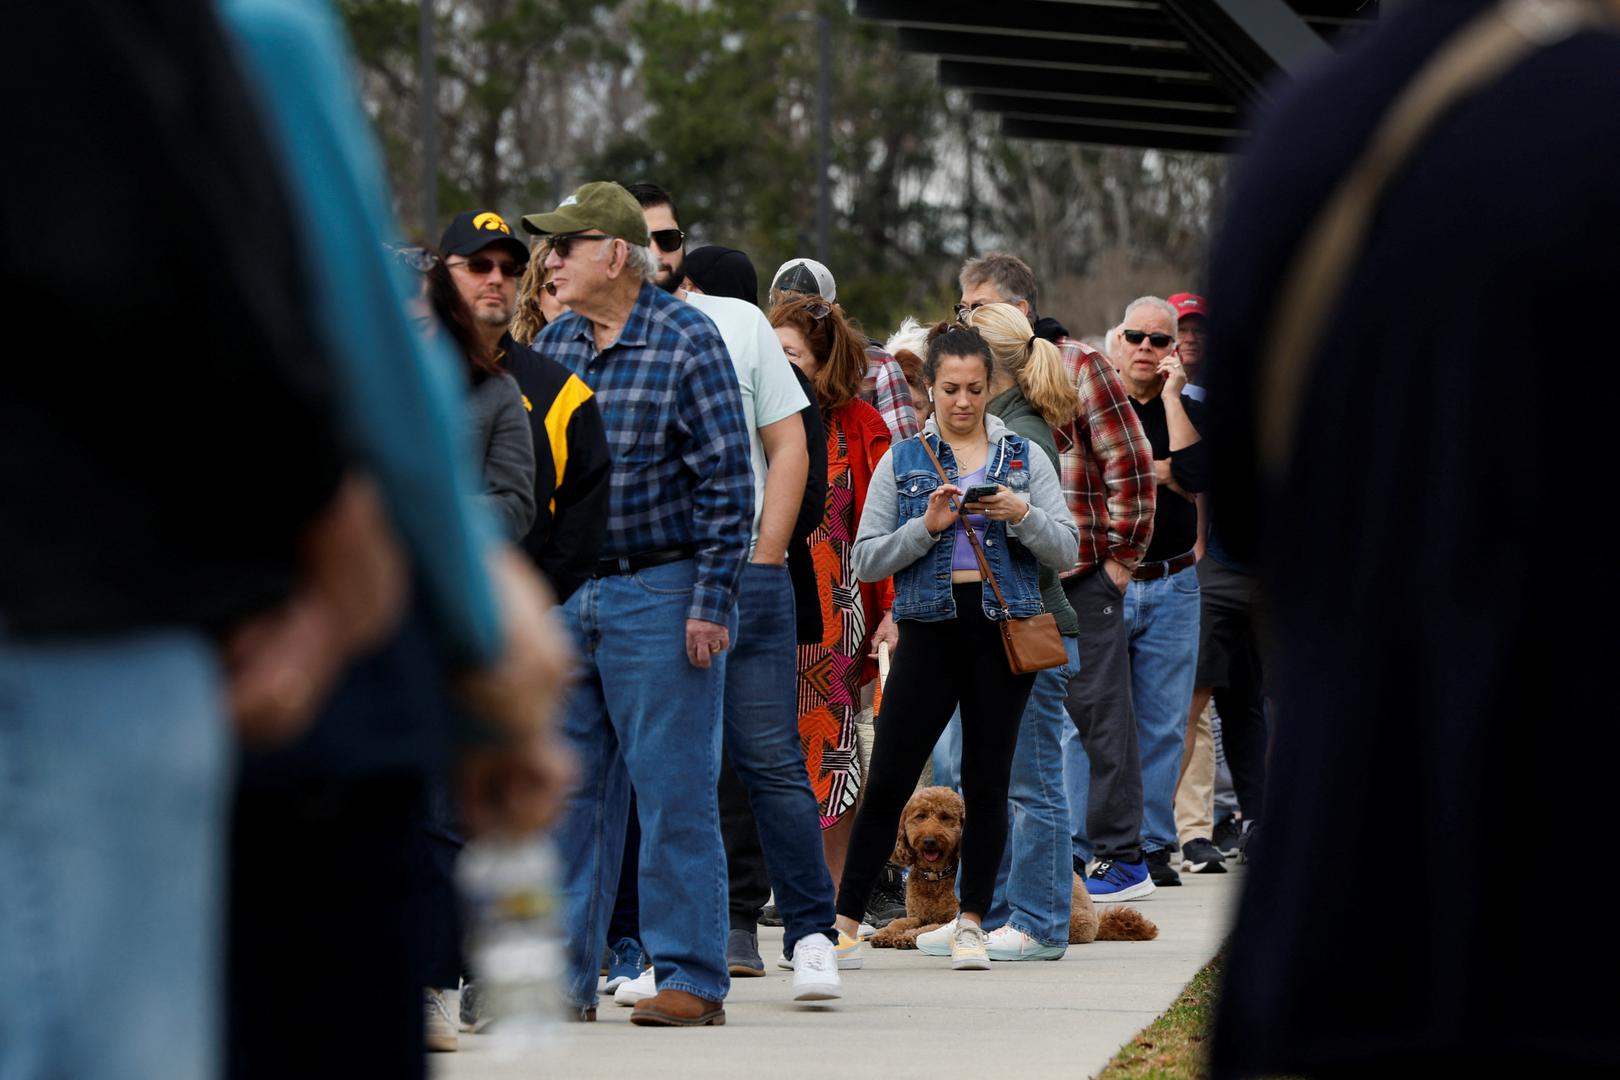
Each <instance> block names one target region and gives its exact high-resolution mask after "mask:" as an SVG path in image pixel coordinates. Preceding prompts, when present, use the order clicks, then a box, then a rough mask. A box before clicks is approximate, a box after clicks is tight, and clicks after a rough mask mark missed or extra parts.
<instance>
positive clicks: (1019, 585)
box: [851, 415, 1080, 622]
mask: <svg viewBox="0 0 1620 1080" xmlns="http://www.w3.org/2000/svg"><path fill="white" fill-rule="evenodd" d="M985 428H986V431H987V433H988V434H989V437H990V450H989V454H988V456H987V457H986V459H985V482H986V483H996V484H1005V485H1007V487H1009V488H1011V489H1012V490H1013V491H1014V492H1016V493H1017V494H1019V495H1021V496H1022V497H1023V498H1024V499H1025V500H1027V501H1028V502H1029V507H1030V508H1029V513H1028V515H1026V516H1025V518H1024V520H1023V521H1022V522H1021V523H1019V524H1018V525H1011V524H1009V523H1007V522H1003V521H992V522H990V524H989V528H988V529H987V530H986V532H985V537H984V556H985V559H986V561H987V562H989V564H990V569H991V570H992V571H993V572H994V573H995V576H996V583H997V584H998V585H1000V586H1001V593H1002V595H1003V596H1004V597H1006V600H1007V610H1006V611H1002V609H1001V607H1000V605H999V604H997V603H996V597H995V593H994V592H993V591H991V589H990V584H989V582H988V581H987V582H985V583H984V586H983V590H982V593H983V604H984V613H985V616H986V617H987V618H990V619H996V620H1000V619H1005V618H1007V617H1009V616H1011V617H1012V618H1015V619H1023V618H1028V617H1029V616H1031V615H1038V614H1040V612H1041V610H1042V608H1041V588H1040V573H1039V568H1040V565H1041V564H1043V563H1044V564H1046V565H1048V566H1051V567H1052V568H1053V569H1055V570H1066V569H1068V568H1069V567H1071V566H1073V565H1074V562H1075V558H1076V556H1077V554H1078V552H1079V544H1080V532H1079V529H1078V528H1077V527H1076V525H1075V523H1074V518H1073V516H1072V515H1071V514H1070V513H1069V508H1068V504H1067V503H1065V502H1064V500H1063V490H1062V487H1061V485H1060V484H1059V482H1058V476H1057V470H1056V469H1054V468H1053V467H1052V463H1051V461H1049V460H1048V459H1047V457H1046V455H1045V454H1044V453H1040V452H1038V451H1036V448H1035V447H1034V446H1032V445H1031V444H1030V443H1029V441H1028V440H1026V439H1024V438H1023V437H1022V436H1019V435H1014V434H1012V432H1010V431H1008V429H1007V426H1006V425H1005V424H1003V423H1002V422H1001V420H1000V419H999V418H997V417H995V416H988V415H987V416H986V417H985ZM923 439H927V440H928V444H929V446H931V447H933V448H934V451H935V453H937V454H938V455H939V460H940V464H941V465H943V466H944V467H945V474H946V475H947V476H949V477H950V479H951V481H952V482H953V483H955V482H956V480H957V477H958V470H957V467H956V458H955V455H954V454H952V452H951V448H950V445H949V444H948V443H946V442H944V441H943V440H941V439H940V437H939V435H938V429H937V428H936V427H935V425H934V421H933V420H932V419H930V420H929V421H928V424H927V426H926V427H924V428H923V431H922V433H921V434H919V435H915V436H913V437H911V438H909V439H906V440H905V441H903V442H899V443H896V444H895V445H894V446H893V447H892V448H891V449H890V450H889V453H888V454H887V455H885V456H884V458H883V460H882V461H881V462H879V463H878V467H877V470H876V471H875V472H874V473H873V474H872V486H871V488H870V489H869V490H868V492H867V496H866V507H865V510H864V511H863V512H862V514H861V523H860V528H859V529H858V530H857V532H856V536H855V547H854V550H853V551H852V552H851V561H852V563H853V565H854V570H855V576H856V577H858V578H860V579H861V580H862V581H874V580H880V579H882V578H884V577H888V576H890V575H891V574H892V575H893V577H894V609H893V614H894V617H895V618H896V619H916V620H918V621H920V622H935V621H938V620H941V619H952V618H955V617H956V601H955V600H954V599H953V597H952V595H951V552H952V548H953V546H954V544H955V534H956V530H957V529H958V528H959V526H955V525H953V526H952V527H951V529H950V530H948V531H947V532H945V533H943V534H941V535H940V536H939V537H938V538H937V539H936V538H935V537H934V536H933V535H931V534H930V533H929V532H928V529H927V527H926V526H925V525H924V524H923V515H924V514H926V513H927V511H928V496H929V495H930V494H931V493H932V492H933V491H934V489H935V488H937V487H939V485H940V479H939V473H938V472H936V471H935V469H934V463H933V462H932V461H931V460H930V459H929V457H928V451H927V450H925V449H924V448H923V445H922V442H921V440H923ZM1032 451H1034V452H1032Z"/></svg>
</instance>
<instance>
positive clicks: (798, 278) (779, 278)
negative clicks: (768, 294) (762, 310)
mask: <svg viewBox="0 0 1620 1080" xmlns="http://www.w3.org/2000/svg"><path fill="white" fill-rule="evenodd" d="M771 288H772V290H779V291H781V292H795V293H803V294H804V295H806V296H819V297H821V298H822V299H823V300H826V301H828V302H829V303H831V302H832V301H834V300H836V299H838V284H837V282H835V281H833V276H832V271H831V270H828V269H827V268H826V267H825V266H822V265H821V264H820V263H818V262H816V260H814V259H802V258H801V259H789V260H788V261H787V262H785V263H783V264H782V265H781V266H779V267H777V268H776V273H775V274H773V275H772V276H771Z"/></svg>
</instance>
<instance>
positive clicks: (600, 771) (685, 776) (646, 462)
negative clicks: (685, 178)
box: [523, 181, 754, 1026]
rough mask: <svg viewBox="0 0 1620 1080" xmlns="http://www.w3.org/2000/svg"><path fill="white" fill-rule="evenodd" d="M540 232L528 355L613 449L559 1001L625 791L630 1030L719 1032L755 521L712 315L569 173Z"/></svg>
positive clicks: (568, 719) (608, 897)
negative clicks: (632, 874) (631, 939)
mask: <svg viewBox="0 0 1620 1080" xmlns="http://www.w3.org/2000/svg"><path fill="white" fill-rule="evenodd" d="M523 224H524V227H525V228H527V229H528V230H529V231H530V232H532V233H536V234H539V235H544V236H549V237H550V238H551V249H550V253H549V254H548V255H547V256H546V262H547V265H548V266H549V267H550V269H551V271H552V282H553V283H554V284H555V285H556V286H557V299H558V300H559V301H561V302H562V303H563V304H565V305H567V307H568V308H569V314H567V315H565V316H563V317H562V318H560V319H558V320H557V321H556V322H554V323H551V324H550V325H549V326H547V327H546V328H545V330H543V331H541V333H540V336H539V337H537V338H536V339H535V342H534V344H535V349H536V351H538V352H540V353H541V354H542V355H545V356H549V357H551V358H552V359H555V360H556V361H558V362H559V363H561V364H562V365H563V366H565V367H567V368H568V369H569V370H570V371H571V372H573V374H575V375H576V376H578V377H579V378H580V379H582V380H583V381H584V382H585V383H586V384H587V385H589V386H590V388H591V389H592V391H593V392H594V394H595V396H596V401H597V403H598V406H599V407H600V409H601V410H602V421H603V425H604V427H605V428H606V431H607V437H608V442H609V445H610V447H611V449H612V452H613V470H612V480H611V485H612V486H611V492H610V495H609V499H608V513H607V518H606V520H605V522H604V534H605V535H604V537H603V541H602V549H601V554H602V558H601V559H599V560H598V561H597V563H596V566H595V568H594V569H593V571H592V578H591V580H590V581H587V582H586V583H585V584H584V585H582V586H581V587H580V588H579V590H578V591H576V592H575V593H574V594H573V595H572V596H570V597H569V598H568V602H567V603H566V604H565V605H564V608H563V612H564V616H565V620H566V623H567V626H568V629H569V632H570V633H571V634H572V635H573V637H574V640H575V641H576V643H577V645H578V648H579V651H580V656H581V660H582V663H581V672H580V681H579V684H578V686H577V687H576V688H575V690H574V692H573V694H572V695H571V696H570V699H569V703H568V708H567V711H566V716H565V730H566V732H567V735H568V738H569V741H570V743H571V744H572V746H573V747H574V748H575V750H576V752H577V753H578V755H579V758H580V774H581V775H580V783H579V785H578V786H577V787H576V788H575V790H574V792H573V793H572V795H571V796H570V798H569V802H568V807H567V810H566V812H565V815H564V818H563V821H562V824H561V826H560V827H559V829H558V831H557V843H558V849H559V854H560V856H561V859H562V862H563V866H564V873H565V875H566V880H565V884H564V890H563V907H564V915H565V924H566V929H567V932H568V935H569V942H568V949H569V955H568V972H567V976H566V978H567V989H566V993H567V996H568V1000H569V1003H570V1005H571V1006H572V1007H573V1010H574V1016H575V1017H576V1018H577V1019H580V1020H594V1019H595V1018H596V1002H597V972H598V970H599V966H600V963H601V959H602V950H603V948H604V946H605V945H606V944H607V940H606V939H607V926H608V918H609V915H610V913H611V911H612V907H613V899H614V893H615V891H616V885H617V882H618V876H619V868H620V864H621V861H622V857H623V846H624V840H625V816H626V813H627V811H628V802H629V790H628V789H629V786H630V785H632V784H633V785H634V787H635V791H636V794H637V798H638V800H639V802H638V811H639V814H640V819H641V825H642V835H641V859H640V877H641V885H642V887H643V889H644V891H645V892H646V893H647V894H648V895H651V896H656V897H657V898H658V904H657V906H649V907H648V908H646V909H645V910H644V911H643V913H642V917H641V932H642V938H643V941H642V943H643V944H644V945H645V946H646V948H647V953H648V955H649V956H650V957H651V959H652V962H653V967H654V972H655V980H656V987H657V993H656V994H654V995H653V996H652V997H650V998H647V999H645V1000H643V1001H639V1002H637V1003H636V1005H635V1012H634V1013H633V1014H632V1016H631V1022H632V1023H635V1024H638V1025H643V1026H706V1025H718V1024H723V1023H725V1009H724V1007H723V1005H722V1002H723V1001H724V999H725V996H726V993H727V991H728V990H729V989H730V986H731V979H730V975H729V974H728V972H727V970H726V964H725V946H726V889H725V852H724V850H723V848H722V846H721V841H720V821H719V812H718V809H717V808H716V804H715V789H716V787H717V785H718V783H719V776H720V741H721V708H722V688H723V687H724V685H725V666H726V651H727V650H728V649H729V648H730V646H731V641H732V636H733V633H734V631H735V627H736V604H737V592H738V588H739V579H740V578H741V576H742V573H743V567H744V564H745V563H746V562H747V558H748V548H749V534H750V531H751V530H750V526H749V522H750V521H751V520H752V519H753V516H754V484H753V474H752V472H751V470H750V468H749V438H748V426H747V423H746V420H745V419H744V414H743V402H742V393H741V391H740V390H739V389H738V386H737V374H736V371H735V369H734V368H733V367H732V364H731V360H730V358H729V357H728V355H727V353H726V347H725V343H724V342H723V341H722V340H721V337H720V334H719V332H718V331H717V330H716V329H715V325H714V323H713V321H711V320H710V319H709V317H708V316H707V315H704V314H703V313H702V312H700V311H699V310H698V309H697V308H695V307H693V306H692V305H690V304H685V303H682V302H681V301H679V300H677V299H675V298H674V297H673V296H670V295H669V294H668V293H666V292H664V291H663V290H662V289H660V288H659V287H658V286H657V285H654V284H653V282H652V278H653V276H654V275H655V274H656V273H657V272H658V268H659V265H658V260H657V258H656V257H655V256H654V255H653V253H652V251H651V250H650V249H649V246H648V245H649V241H650V239H651V238H650V237H649V235H648V231H647V222H646V218H645V217H644V216H643V214H642V210H641V206H640V204H639V203H637V202H636V200H635V198H634V197H633V196H631V194H630V193H629V192H628V191H626V190H625V189H624V188H622V187H620V186H619V185H618V184H614V183H611V182H605V181H604V182H595V183H589V184H585V185H584V186H582V187H580V188H579V189H578V190H577V191H575V192H574V194H572V195H570V196H568V197H567V198H566V199H564V200H563V201H562V203H561V204H560V205H559V206H558V207H557V209H556V210H555V211H553V212H551V213H545V214H531V215H528V216H526V217H525V218H524V219H523Z"/></svg>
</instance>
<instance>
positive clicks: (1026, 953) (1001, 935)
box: [984, 926, 1068, 960]
mask: <svg viewBox="0 0 1620 1080" xmlns="http://www.w3.org/2000/svg"><path fill="white" fill-rule="evenodd" d="M984 948H985V952H986V953H987V954H989V956H990V959H992V960H1061V959H1063V954H1064V953H1065V952H1067V951H1068V950H1067V947H1066V946H1062V945H1042V944H1041V943H1040V942H1038V941H1036V940H1035V939H1034V938H1032V937H1030V936H1029V935H1028V934H1026V933H1024V932H1023V931H1022V930H1019V929H1018V928H1017V927H1014V926H1003V927H999V928H997V929H995V930H992V931H990V933H989V934H987V935H986V936H985V940H984Z"/></svg>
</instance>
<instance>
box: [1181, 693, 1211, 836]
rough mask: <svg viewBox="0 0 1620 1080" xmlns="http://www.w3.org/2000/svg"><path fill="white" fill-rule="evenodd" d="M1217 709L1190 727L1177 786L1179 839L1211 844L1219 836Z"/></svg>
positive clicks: (1206, 711) (1206, 707)
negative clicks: (1212, 720)
mask: <svg viewBox="0 0 1620 1080" xmlns="http://www.w3.org/2000/svg"><path fill="white" fill-rule="evenodd" d="M1214 708H1215V706H1214V703H1213V702H1206V703H1205V705H1204V711H1203V712H1201V713H1199V714H1198V717H1197V719H1196V720H1194V721H1193V722H1191V723H1189V724H1188V725H1187V745H1186V749H1185V750H1184V751H1183V752H1182V757H1181V780H1180V781H1179V782H1178V783H1177V784H1176V838H1177V839H1178V840H1179V841H1180V842H1181V844H1182V845H1183V846H1186V844H1187V842H1188V841H1189V840H1208V839H1209V838H1210V837H1211V836H1212V835H1214V832H1215V731H1214V729H1213V727H1212V726H1211V723H1210V717H1211V714H1212V712H1213V710H1214Z"/></svg>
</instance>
